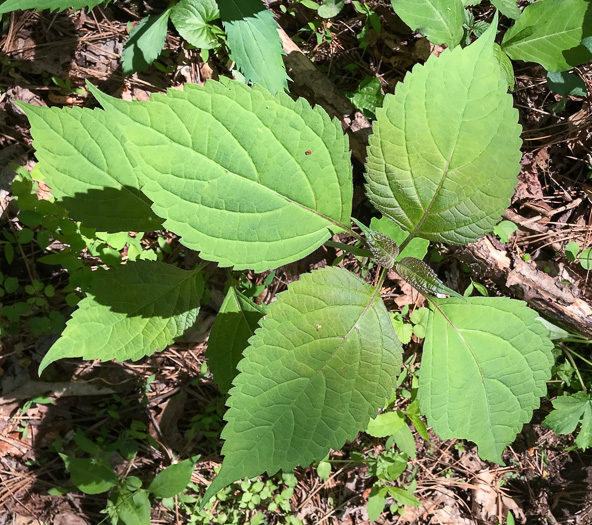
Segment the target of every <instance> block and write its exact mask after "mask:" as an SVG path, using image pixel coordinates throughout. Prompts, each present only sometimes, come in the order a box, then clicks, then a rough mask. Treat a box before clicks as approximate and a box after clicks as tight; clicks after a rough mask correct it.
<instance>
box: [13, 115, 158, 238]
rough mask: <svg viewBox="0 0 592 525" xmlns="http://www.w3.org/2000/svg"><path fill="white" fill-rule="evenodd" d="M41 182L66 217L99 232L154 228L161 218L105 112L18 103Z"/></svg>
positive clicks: (115, 127)
mask: <svg viewBox="0 0 592 525" xmlns="http://www.w3.org/2000/svg"><path fill="white" fill-rule="evenodd" d="M21 107H22V108H23V110H24V111H25V113H26V115H27V117H28V118H29V121H30V123H31V134H32V135H33V146H34V148H35V150H36V152H35V156H36V157H37V159H38V160H39V168H40V169H41V170H42V171H43V174H44V176H45V181H46V182H47V184H48V185H49V186H50V187H51V192H52V195H53V196H54V197H56V199H58V201H59V203H60V205H61V206H63V207H64V208H66V209H67V210H68V211H69V212H70V216H71V217H72V218H74V219H75V220H77V221H81V222H83V223H84V225H85V226H87V227H89V228H96V229H97V230H99V231H105V232H118V231H125V232H128V231H153V230H157V229H159V228H160V227H161V225H162V220H161V219H160V218H159V217H157V216H156V215H155V214H154V213H153V212H152V210H151V209H150V201H149V200H148V199H147V198H146V196H145V195H143V194H142V193H141V192H140V190H139V188H140V186H141V183H140V180H139V178H138V175H137V174H136V173H135V171H134V166H135V161H134V160H133V159H132V158H131V157H130V155H129V153H128V152H127V151H126V150H125V149H124V147H123V141H124V139H123V136H122V134H121V131H120V130H119V129H118V128H117V126H116V125H115V123H114V122H113V121H112V120H111V119H110V118H109V117H108V115H107V114H106V113H105V112H104V111H100V110H90V109H82V108H76V107H74V108H51V109H48V108H41V107H37V106H31V105H28V104H22V105H21Z"/></svg>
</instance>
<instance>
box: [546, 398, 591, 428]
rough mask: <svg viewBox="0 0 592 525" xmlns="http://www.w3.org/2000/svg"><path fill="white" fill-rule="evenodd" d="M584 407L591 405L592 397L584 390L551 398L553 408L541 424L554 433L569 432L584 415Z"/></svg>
mask: <svg viewBox="0 0 592 525" xmlns="http://www.w3.org/2000/svg"><path fill="white" fill-rule="evenodd" d="M586 407H592V398H591V397H590V396H589V395H588V394H586V393H585V392H577V393H575V394H573V395H563V396H561V397H558V398H556V399H554V400H553V408H554V410H553V411H552V412H551V413H550V414H549V415H548V416H547V417H546V418H545V420H544V421H543V425H544V426H546V427H547V428H550V429H551V430H552V431H553V432H555V434H571V433H572V432H573V431H574V430H575V429H576V427H577V426H578V423H579V422H580V420H581V419H582V417H583V416H584V415H585V412H586Z"/></svg>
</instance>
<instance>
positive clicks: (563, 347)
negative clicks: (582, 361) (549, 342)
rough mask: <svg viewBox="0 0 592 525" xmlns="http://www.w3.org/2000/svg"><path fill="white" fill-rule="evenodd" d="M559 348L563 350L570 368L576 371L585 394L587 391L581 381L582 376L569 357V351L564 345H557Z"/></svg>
mask: <svg viewBox="0 0 592 525" xmlns="http://www.w3.org/2000/svg"><path fill="white" fill-rule="evenodd" d="M559 346H560V347H561V349H562V350H563V353H564V354H565V357H567V360H568V361H569V362H570V364H571V366H573V367H574V370H575V371H576V375H577V376H578V380H579V381H580V384H581V385H582V390H583V391H584V393H585V394H587V393H588V389H587V388H586V384H585V383H584V380H583V379H582V375H581V374H580V369H579V368H578V366H577V365H576V362H575V361H574V359H573V357H572V355H571V351H570V350H569V348H567V346H565V345H564V344H561V343H559Z"/></svg>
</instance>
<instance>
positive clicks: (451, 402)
mask: <svg viewBox="0 0 592 525" xmlns="http://www.w3.org/2000/svg"><path fill="white" fill-rule="evenodd" d="M433 301H434V302H435V304H436V305H437V306H438V308H439V309H432V311H431V312H430V317H429V319H428V328H427V333H426V338H425V342H424V347H423V348H424V350H423V358H422V363H421V370H420V376H419V385H420V386H419V399H420V406H421V410H422V412H424V413H425V415H426V416H427V418H428V423H429V424H430V425H431V426H432V427H433V428H434V430H435V431H436V433H437V434H438V435H439V436H440V437H442V438H444V439H448V438H459V439H470V440H471V441H474V442H475V443H476V444H477V445H478V447H479V455H480V456H481V457H482V458H483V459H487V460H491V461H495V462H497V463H501V462H502V452H503V451H504V449H505V448H506V446H508V445H509V444H510V443H512V441H513V440H514V438H515V437H516V434H517V433H518V432H519V431H520V429H521V428H522V425H523V424H524V423H527V422H528V421H530V419H531V417H532V412H533V410H534V409H535V408H537V407H538V406H539V398H540V397H541V396H543V395H544V394H545V392H546V381H547V380H549V379H550V378H551V366H552V365H553V355H552V353H551V349H552V348H553V344H552V343H551V341H550V339H549V334H548V330H547V329H546V328H545V327H544V326H543V324H542V323H540V322H539V321H538V318H537V314H536V313H535V312H534V311H532V310H529V309H528V308H527V307H526V305H525V303H523V302H521V301H515V300H512V299H506V298H499V297H469V298H466V299H464V300H463V299H434V300H433Z"/></svg>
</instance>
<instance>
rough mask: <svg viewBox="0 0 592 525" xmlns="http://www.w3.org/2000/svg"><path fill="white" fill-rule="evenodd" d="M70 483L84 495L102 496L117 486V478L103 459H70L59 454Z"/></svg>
mask: <svg viewBox="0 0 592 525" xmlns="http://www.w3.org/2000/svg"><path fill="white" fill-rule="evenodd" d="M60 457H61V458H62V459H63V460H64V464H65V466H66V470H67V471H68V472H69V473H70V480H71V481H72V483H73V484H74V485H75V486H76V487H77V488H78V489H79V490H81V491H82V492H84V493H85V494H102V493H103V492H107V491H108V490H109V489H110V488H112V487H114V486H115V485H117V482H118V478H117V475H116V474H115V472H113V469H112V468H111V465H109V462H108V461H107V459H105V458H71V457H70V456H67V455H66V454H60Z"/></svg>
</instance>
